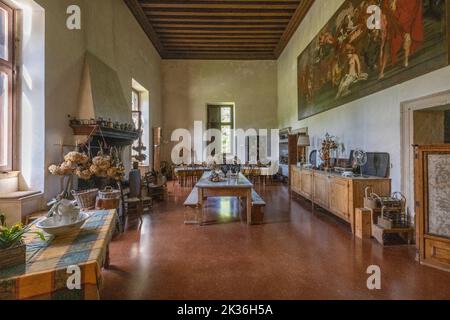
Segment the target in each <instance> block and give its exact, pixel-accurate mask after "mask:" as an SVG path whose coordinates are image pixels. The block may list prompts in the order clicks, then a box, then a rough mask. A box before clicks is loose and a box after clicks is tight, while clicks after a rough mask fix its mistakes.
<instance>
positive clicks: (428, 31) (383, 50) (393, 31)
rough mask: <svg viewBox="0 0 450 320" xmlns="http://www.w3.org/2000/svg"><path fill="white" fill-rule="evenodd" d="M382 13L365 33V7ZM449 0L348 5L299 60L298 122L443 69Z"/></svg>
mask: <svg viewBox="0 0 450 320" xmlns="http://www.w3.org/2000/svg"><path fill="white" fill-rule="evenodd" d="M371 5H377V6H378V7H379V8H380V9H381V19H380V22H381V23H380V28H378V29H377V28H375V29H372V30H371V29H369V28H368V26H367V21H368V19H369V17H370V14H368V13H367V8H368V7H369V6H371ZM449 7H450V0H447V1H446V0H347V1H345V2H344V3H343V5H342V6H341V7H340V8H339V10H338V11H337V12H336V14H335V15H334V16H333V17H332V18H331V20H330V21H329V22H328V23H327V24H326V26H325V27H324V28H323V29H322V30H321V32H320V33H319V34H318V35H317V36H316V37H315V38H314V39H313V41H312V42H311V43H310V44H309V45H308V47H307V48H306V49H305V50H304V51H303V52H302V53H301V54H300V56H299V57H298V104H299V105H298V117H299V120H302V119H305V118H308V117H310V116H313V115H315V114H318V113H321V112H324V111H327V110H329V109H332V108H335V107H338V106H340V105H343V104H345V103H348V102H351V101H353V100H356V99H359V98H362V97H365V96H367V95H370V94H372V93H375V92H377V91H380V90H383V89H386V88H389V87H391V86H394V85H396V84H399V83H402V82H404V81H407V80H410V79H412V78H415V77H418V76H420V75H423V74H426V73H428V72H431V71H433V70H436V69H439V68H442V67H444V66H447V65H448V64H449V63H450V57H449V49H448V47H449V46H450V35H449V34H450V31H449V30H448V29H449V27H450V24H449V23H448V22H447V20H449V19H450V9H449Z"/></svg>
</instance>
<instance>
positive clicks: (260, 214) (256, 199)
mask: <svg viewBox="0 0 450 320" xmlns="http://www.w3.org/2000/svg"><path fill="white" fill-rule="evenodd" d="M184 206H185V207H186V208H190V209H194V211H192V210H186V211H185V214H184V223H185V224H199V223H201V221H199V215H200V214H201V212H200V211H201V208H200V203H199V201H198V188H196V187H195V188H193V189H192V191H191V193H190V194H189V196H188V197H187V199H186V201H184ZM265 206H266V202H265V201H264V200H263V198H261V196H260V195H259V194H258V193H257V192H256V191H255V190H254V189H252V224H261V223H263V222H264V211H263V208H264V207H265ZM192 214H193V215H192ZM244 217H246V215H244Z"/></svg>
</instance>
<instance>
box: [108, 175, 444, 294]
mask: <svg viewBox="0 0 450 320" xmlns="http://www.w3.org/2000/svg"><path fill="white" fill-rule="evenodd" d="M169 191H170V192H169V197H168V200H167V201H166V202H164V203H157V204H155V206H154V209H153V212H152V213H151V214H146V215H145V216H144V222H143V224H142V226H141V227H140V228H139V227H138V222H137V219H135V218H133V217H130V218H129V221H128V223H127V226H126V231H125V233H123V234H121V235H119V236H117V237H115V238H114V240H113V242H112V243H111V247H110V254H111V269H110V270H107V271H106V270H105V271H104V286H103V289H102V291H101V297H102V299H232V300H236V299H450V273H447V272H444V271H440V270H435V269H432V268H429V267H425V266H421V265H419V264H418V263H417V262H416V261H415V260H414V257H415V248H414V246H396V247H382V246H381V245H379V244H378V243H377V242H376V241H375V240H359V239H356V238H355V237H354V236H353V235H352V234H351V232H350V227H349V225H347V224H345V223H344V222H342V221H340V220H338V219H337V218H334V217H333V216H332V215H330V214H327V213H325V212H323V211H316V212H315V213H314V214H313V213H311V210H310V204H309V203H308V202H307V201H305V200H302V199H295V200H293V199H291V198H290V197H289V191H288V188H286V187H285V186H281V185H276V186H265V187H263V186H260V187H258V188H257V191H258V192H259V193H260V194H261V195H262V196H263V198H264V200H265V201H266V203H267V206H266V208H265V214H266V224H264V225H256V226H247V225H246V224H243V223H241V222H240V221H239V218H238V217H236V216H233V215H232V214H230V212H235V211H236V210H233V209H236V208H235V206H236V203H235V201H231V200H226V199H225V200H222V201H220V200H212V201H211V202H210V210H209V218H210V219H215V220H217V221H218V222H217V224H213V225H208V226H202V227H199V226H193V225H184V224H183V221H184V210H186V209H185V208H184V207H183V202H184V200H185V198H186V197H187V194H188V192H190V188H181V187H179V186H176V185H175V186H172V183H170V184H169ZM291 200H292V201H291ZM370 265H379V266H380V267H381V274H382V278H381V282H382V283H381V285H382V289H381V290H375V291H371V290H368V289H367V286H366V281H367V278H368V276H369V275H367V274H366V269H367V267H368V266H370Z"/></svg>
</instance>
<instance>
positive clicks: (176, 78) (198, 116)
mask: <svg viewBox="0 0 450 320" xmlns="http://www.w3.org/2000/svg"><path fill="white" fill-rule="evenodd" d="M276 73H277V65H276V62H275V61H237V60H233V61H229V60H218V61H214V60H164V61H163V63H162V86H163V90H162V96H163V109H164V121H163V124H164V125H163V127H164V132H163V135H164V140H163V142H167V141H168V140H170V137H171V134H172V132H173V130H175V129H178V128H184V129H188V130H191V132H192V131H193V127H194V121H203V123H204V124H205V126H206V121H207V119H206V117H207V115H206V114H207V107H206V105H207V104H208V103H210V104H214V103H234V105H235V119H236V122H235V127H236V128H240V129H249V128H256V129H272V128H277V76H276ZM172 146H173V144H172V143H170V144H167V143H165V144H164V145H163V159H164V160H170V152H171V149H172Z"/></svg>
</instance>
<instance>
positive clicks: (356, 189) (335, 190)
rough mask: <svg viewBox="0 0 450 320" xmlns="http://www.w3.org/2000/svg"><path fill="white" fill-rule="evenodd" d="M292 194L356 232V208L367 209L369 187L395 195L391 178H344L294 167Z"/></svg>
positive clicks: (382, 194) (382, 192)
mask: <svg viewBox="0 0 450 320" xmlns="http://www.w3.org/2000/svg"><path fill="white" fill-rule="evenodd" d="M291 174H292V177H291V191H292V192H294V193H296V194H298V195H300V196H302V197H304V198H306V199H308V200H310V201H311V202H312V204H313V206H314V205H317V206H319V207H321V208H323V209H325V210H327V211H329V212H331V213H333V214H334V215H336V216H337V217H339V218H341V219H343V220H344V221H346V222H348V223H350V225H351V228H352V232H353V233H354V232H355V209H356V208H362V207H364V193H365V189H366V187H369V186H370V187H371V188H372V190H373V192H375V193H376V194H378V195H379V196H389V195H390V194H391V179H387V178H378V177H342V176H341V175H339V174H336V173H329V172H325V171H319V170H310V169H302V168H300V167H298V166H295V165H293V166H291Z"/></svg>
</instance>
